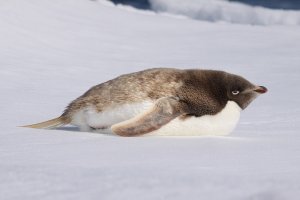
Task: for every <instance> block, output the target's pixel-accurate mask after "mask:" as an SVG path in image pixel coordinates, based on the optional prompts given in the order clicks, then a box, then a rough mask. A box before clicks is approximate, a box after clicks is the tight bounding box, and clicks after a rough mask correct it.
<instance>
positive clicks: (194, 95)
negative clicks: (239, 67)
mask: <svg viewBox="0 0 300 200" xmlns="http://www.w3.org/2000/svg"><path fill="white" fill-rule="evenodd" d="M266 92H267V88H266V87H264V86H257V85H254V84H252V83H251V82H249V81H248V80H246V79H245V78H243V77H241V76H238V75H235V74H231V73H227V72H224V71H217V70H204V69H187V70H182V69H172V68H153V69H148V70H144V71H139V72H135V73H130V74H125V75H121V76H119V77H117V78H115V79H112V80H109V81H107V82H104V83H101V84H99V85H96V86H93V87H92V88H90V89H89V90H88V91H87V92H85V93H84V94H83V95H81V96H80V97H78V98H77V99H75V100H74V101H72V102H71V103H70V104H69V105H68V106H67V107H66V109H65V110H64V112H63V114H62V115H61V116H60V117H58V118H55V119H52V120H49V121H45V122H41V123H38V124H33V125H27V126H24V127H29V128H46V129H52V128H56V127H60V126H63V125H67V124H72V125H75V126H78V127H79V128H80V130H81V131H86V132H103V133H105V132H109V133H113V134H116V135H119V136H141V135H145V134H147V135H165V136H167V135H178V136H179V135H183V136H185V135H228V134H229V133H230V132H231V131H232V130H233V129H234V128H235V126H236V124H237V123H238V121H239V118H240V112H241V111H242V110H244V109H245V108H246V107H247V106H248V105H249V104H250V103H251V102H252V101H253V100H254V99H255V98H256V97H257V96H258V95H260V94H263V93H266Z"/></svg>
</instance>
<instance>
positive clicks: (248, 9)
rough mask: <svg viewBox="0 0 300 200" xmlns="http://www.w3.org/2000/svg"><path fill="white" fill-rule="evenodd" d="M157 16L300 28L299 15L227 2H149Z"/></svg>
mask: <svg viewBox="0 0 300 200" xmlns="http://www.w3.org/2000/svg"><path fill="white" fill-rule="evenodd" d="M149 1H150V5H151V8H152V9H153V10H155V11H157V12H166V13H172V14H180V15H183V16H187V17H190V18H193V19H197V20H205V21H223V22H232V23H239V24H255V25H300V12H299V11H286V10H273V9H269V8H263V7H258V6H256V7H254V6H249V5H246V4H243V3H239V2H229V1H227V0H184V1H181V0H149Z"/></svg>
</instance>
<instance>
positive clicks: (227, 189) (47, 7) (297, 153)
mask: <svg viewBox="0 0 300 200" xmlns="http://www.w3.org/2000/svg"><path fill="white" fill-rule="evenodd" d="M263 11H264V10H262V11H261V12H263ZM287 12H288V11H287ZM0 29H1V31H0V68H1V70H0V91H1V98H0V110H1V114H0V121H1V123H0V129H1V132H0V180H1V182H0V199H1V200H19V199H22V200H33V199H45V200H50V199H51V200H52V199H55V200H67V199H72V200H77V199H89V200H92V199H95V200H98V199H101V200H106V199H114V200H118V199H122V200H123V199H143V200H150V199H151V200H152V199H174V200H179V199H192V200H193V199H206V200H210V199H223V200H236V199H238V200H240V199H245V200H254V199H255V200H265V199H270V200H282V199H284V200H287V199H297V198H298V197H299V196H300V135H299V130H300V115H299V113H300V107H299V98H300V90H299V88H298V85H299V80H300V69H299V67H300V56H299V52H300V27H299V26H249V25H239V24H230V23H210V22H202V21H197V20H191V19H187V18H186V19H183V18H180V17H175V16H166V15H160V14H155V13H153V12H149V11H147V12H144V11H136V10H134V9H132V8H128V7H122V6H114V5H113V4H111V3H109V2H107V1H100V0H99V1H87V0H23V1H18V0H9V1H1V2H0ZM150 67H177V68H209V69H218V70H225V71H228V72H231V73H236V74H240V75H242V76H245V77H246V78H247V79H249V80H250V81H252V82H254V83H256V84H259V85H265V86H266V87H268V89H269V92H268V93H267V94H265V95H262V96H260V97H259V98H258V99H256V100H255V101H254V102H253V103H252V104H251V105H250V106H249V107H248V108H247V109H246V110H245V111H242V113H241V120H240V122H239V124H238V126H237V128H236V129H235V131H234V132H233V133H232V135H230V136H226V137H221V136H214V137H213V136H210V137H136V138H123V137H117V136H108V135H105V134H92V133H86V132H79V131H78V129H76V128H74V127H65V128H62V129H60V130H35V129H28V128H21V127H17V126H19V125H25V124H30V123H35V122H40V121H44V120H47V119H51V118H54V117H56V116H58V115H60V114H61V112H62V111H63V109H64V107H65V106H66V105H67V104H68V103H69V102H70V101H71V100H73V99H75V98H76V97H78V96H79V95H81V94H82V93H83V92H85V91H86V90H87V89H88V88H90V87H91V86H93V85H96V84H98V83H101V82H103V81H106V80H109V79H111V78H114V77H116V76H118V75H120V74H123V73H129V72H133V71H137V70H143V69H146V68H150Z"/></svg>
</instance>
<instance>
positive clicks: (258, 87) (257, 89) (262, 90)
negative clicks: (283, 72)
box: [254, 86, 268, 94]
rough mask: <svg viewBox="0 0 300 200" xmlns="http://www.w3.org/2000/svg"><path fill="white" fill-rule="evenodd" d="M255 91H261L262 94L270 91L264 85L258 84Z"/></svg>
mask: <svg viewBox="0 0 300 200" xmlns="http://www.w3.org/2000/svg"><path fill="white" fill-rule="evenodd" d="M254 91H255V92H257V93H260V94H264V93H266V92H267V91H268V89H267V88H266V87H264V86H256V87H255V88H254Z"/></svg>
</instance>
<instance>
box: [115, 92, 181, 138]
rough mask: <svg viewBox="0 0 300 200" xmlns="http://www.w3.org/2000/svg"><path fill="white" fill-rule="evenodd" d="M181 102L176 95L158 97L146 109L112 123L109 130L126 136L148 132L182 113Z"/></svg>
mask: <svg viewBox="0 0 300 200" xmlns="http://www.w3.org/2000/svg"><path fill="white" fill-rule="evenodd" d="M182 104H183V103H182V102H180V101H179V98H178V97H163V98H160V99H158V100H157V101H156V103H155V104H154V105H153V107H152V108H150V109H149V110H148V111H146V112H144V113H142V114H140V115H137V116H136V117H134V118H132V119H129V120H126V121H123V122H120V123H118V124H115V125H113V126H112V127H111V130H112V131H113V132H114V133H115V134H117V135H120V136H127V137H129V136H138V135H143V134H146V133H149V132H151V131H154V130H157V129H159V128H160V127H161V126H163V125H165V124H167V123H168V122H170V121H171V120H173V119H175V118H176V117H178V116H180V115H182V114H184V112H183V110H184V109H183V105H182Z"/></svg>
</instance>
